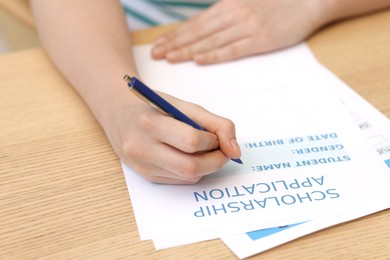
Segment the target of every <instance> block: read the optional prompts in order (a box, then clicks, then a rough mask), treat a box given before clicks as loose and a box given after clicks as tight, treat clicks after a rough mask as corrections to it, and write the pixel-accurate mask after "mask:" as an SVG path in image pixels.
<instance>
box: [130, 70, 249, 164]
mask: <svg viewBox="0 0 390 260" xmlns="http://www.w3.org/2000/svg"><path fill="white" fill-rule="evenodd" d="M123 79H124V80H125V81H126V82H127V85H128V87H129V90H130V91H132V92H133V93H134V94H135V95H137V96H138V97H139V98H141V99H142V100H143V101H145V102H146V103H148V104H149V105H151V106H152V107H154V108H156V109H157V110H159V111H160V112H161V113H163V114H165V115H167V116H170V117H173V118H175V119H177V120H179V121H181V122H183V123H186V124H188V125H190V126H192V127H193V128H195V129H198V130H202V131H207V130H206V129H204V128H203V127H201V126H200V125H198V124H197V123H195V122H194V121H193V120H192V119H191V118H189V117H188V116H186V115H185V114H183V113H182V112H181V111H180V110H179V109H177V108H176V107H174V106H173V105H171V104H170V103H169V102H168V101H166V100H165V99H163V98H162V97H161V96H159V95H158V94H157V93H156V92H154V91H153V90H152V89H150V88H149V87H148V86H146V85H145V84H144V83H142V82H141V81H140V80H138V79H137V78H135V77H130V76H129V75H125V76H124V77H123ZM231 160H232V161H234V162H236V163H239V164H242V161H241V160H240V159H231Z"/></svg>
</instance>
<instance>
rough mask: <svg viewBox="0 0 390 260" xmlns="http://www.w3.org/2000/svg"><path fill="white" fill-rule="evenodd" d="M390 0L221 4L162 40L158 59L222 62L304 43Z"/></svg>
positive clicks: (275, 0) (253, 0) (228, 0)
mask: <svg viewBox="0 0 390 260" xmlns="http://www.w3.org/2000/svg"><path fill="white" fill-rule="evenodd" d="M389 6H390V0H241V1H236V0H221V1H219V2H217V3H216V4H215V5H213V6H211V7H210V8H209V9H207V10H205V11H204V12H203V13H200V14H199V15H197V16H195V17H193V18H192V19H190V20H188V21H187V22H185V23H183V24H182V25H181V26H180V27H179V28H177V29H176V30H174V31H172V32H170V33H168V34H166V35H164V36H162V37H160V38H159V39H157V41H156V42H155V44H154V48H153V50H152V54H153V57H154V58H155V59H167V60H168V61H169V62H172V63H176V62H181V61H186V60H194V61H195V62H197V63H199V64H210V63H219V62H224V61H229V60H234V59H239V58H242V57H246V56H250V55H255V54H260V53H265V52H270V51H274V50H277V49H281V48H285V47H287V46H290V45H293V44H296V43H298V42H300V41H302V40H304V39H305V38H306V37H307V36H309V35H310V34H311V33H313V32H314V31H315V30H317V29H318V28H320V27H322V26H324V25H325V24H328V23H330V22H333V21H337V20H340V19H343V18H347V17H351V16H355V15H359V14H362V13H365V12H370V11H373V10H378V9H381V8H385V7H389Z"/></svg>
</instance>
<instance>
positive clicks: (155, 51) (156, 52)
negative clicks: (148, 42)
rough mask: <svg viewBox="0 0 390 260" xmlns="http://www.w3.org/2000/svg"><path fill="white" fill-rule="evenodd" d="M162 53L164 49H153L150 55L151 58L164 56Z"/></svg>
mask: <svg viewBox="0 0 390 260" xmlns="http://www.w3.org/2000/svg"><path fill="white" fill-rule="evenodd" d="M164 51H165V49H164V47H155V48H153V50H152V53H153V56H155V57H160V56H162V55H163V54H164Z"/></svg>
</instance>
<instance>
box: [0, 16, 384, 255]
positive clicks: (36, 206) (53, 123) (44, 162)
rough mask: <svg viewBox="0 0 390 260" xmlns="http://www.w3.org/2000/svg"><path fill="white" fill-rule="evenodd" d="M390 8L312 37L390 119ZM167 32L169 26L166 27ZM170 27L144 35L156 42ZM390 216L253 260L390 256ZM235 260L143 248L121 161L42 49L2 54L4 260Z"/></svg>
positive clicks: (195, 248) (198, 249)
mask: <svg viewBox="0 0 390 260" xmlns="http://www.w3.org/2000/svg"><path fill="white" fill-rule="evenodd" d="M389 28H390V10H388V11H383V12H380V13H375V14H372V15H368V16H364V17H360V18H357V19H353V20H349V21H346V22H342V23H338V24H335V25H332V26H329V27H328V28H325V29H324V30H322V31H320V32H319V33H317V34H315V35H314V36H313V37H312V38H310V39H309V41H308V42H309V45H310V47H311V48H312V50H313V52H314V53H315V55H316V56H317V57H318V59H319V60H320V61H321V62H322V63H324V64H325V65H326V66H327V67H328V68H330V69H331V70H332V71H333V72H334V73H335V74H336V75H338V76H339V77H340V78H341V79H343V80H344V81H345V82H346V83H347V84H348V85H350V86H351V87H352V88H354V89H355V90H356V91H357V92H358V93H360V94H361V95H362V96H363V97H365V98H366V99H367V100H368V101H370V102H371V103H372V104H374V105H375V106H376V107H377V108H378V109H379V110H380V111H381V112H382V113H384V114H386V115H387V116H388V117H390V31H389ZM165 29H169V27H168V28H165ZM161 30H162V29H161V28H158V29H153V30H151V31H147V32H141V33H136V34H135V39H136V42H138V43H145V42H150V41H151V39H152V38H154V37H155V35H157V34H158V33H160V32H161ZM389 254H390V210H387V211H383V212H379V213H376V214H373V215H371V216H368V217H364V218H361V219H359V220H355V221H352V222H349V223H346V224H340V225H337V226H335V227H331V228H328V229H326V230H323V231H320V232H317V233H314V234H311V235H308V236H305V237H303V238H300V239H298V240H295V241H293V242H290V243H288V244H285V245H282V246H279V247H277V248H275V249H272V250H269V251H267V252H265V253H262V254H259V255H257V256H255V257H254V258H259V259H351V258H354V259H355V258H358V259H389ZM36 258H44V259H118V258H124V259H140V258H148V259H161V258H172V259H177V258H182V259H192V258H197V259H234V258H235V256H234V255H233V254H232V253H231V252H230V251H229V249H228V248H227V247H226V246H225V245H224V244H223V242H222V241H220V240H213V241H207V242H201V243H196V244H192V245H188V246H181V247H177V248H172V249H165V250H161V251H156V250H154V247H153V245H152V243H151V242H150V241H140V239H139V237H138V231H137V226H136V223H135V219H134V215H133V211H132V207H131V202H130V199H129V195H128V192H127V187H126V183H125V180H124V176H123V173H122V169H121V166H120V163H119V160H118V158H117V157H116V155H115V154H114V152H113V150H112V149H111V147H110V144H109V143H108V141H107V139H106V137H105V135H104V133H103V131H102V129H101V128H100V126H99V125H98V124H97V122H96V121H95V119H94V118H93V116H92V114H91V113H90V111H89V110H88V108H87V107H86V105H85V104H84V103H83V101H82V100H81V99H80V97H79V96H78V95H77V94H76V93H75V91H74V90H73V89H72V88H71V87H70V86H69V84H68V83H67V82H66V80H65V79H64V78H62V76H60V74H59V73H58V72H57V70H56V69H55V68H54V67H53V65H52V64H51V63H50V61H49V60H48V58H47V56H46V54H45V53H44V51H43V50H42V49H29V50H25V51H20V52H15V53H9V54H4V55H1V56H0V259H36Z"/></svg>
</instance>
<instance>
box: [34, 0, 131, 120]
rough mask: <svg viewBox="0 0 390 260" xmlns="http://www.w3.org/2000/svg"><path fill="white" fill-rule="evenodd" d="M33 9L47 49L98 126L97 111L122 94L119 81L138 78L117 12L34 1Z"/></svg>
mask: <svg viewBox="0 0 390 260" xmlns="http://www.w3.org/2000/svg"><path fill="white" fill-rule="evenodd" d="M31 5H32V10H33V13H34V16H35V21H36V25H37V28H38V33H39V35H40V38H41V40H42V43H43V45H44V47H45V49H46V50H47V52H48V53H49V55H50V56H51V58H52V60H53V62H54V63H55V65H56V66H57V67H58V69H59V70H60V71H61V73H62V74H63V75H64V76H65V77H66V78H67V80H69V82H70V83H71V84H72V85H73V86H74V88H75V89H76V90H77V91H78V92H79V93H80V95H81V96H82V97H83V99H84V100H85V101H86V102H87V103H88V105H89V107H90V108H91V110H92V111H93V112H94V113H95V116H96V117H97V118H98V120H100V119H101V118H102V115H101V113H103V111H102V109H101V108H100V106H102V105H103V104H110V103H113V102H115V99H117V98H118V97H120V96H122V94H124V91H126V88H125V87H123V86H124V82H123V81H122V77H123V75H124V74H132V75H136V74H137V73H136V69H135V65H134V62H133V57H132V48H131V42H130V35H129V32H128V29H127V25H126V22H125V19H124V15H123V13H122V9H121V6H120V5H119V3H118V2H116V1H113V0H100V1H92V0H83V1H79V0H67V1H43V0H36V1H35V0H32V1H31ZM126 94H127V92H126ZM101 123H102V122H101Z"/></svg>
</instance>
